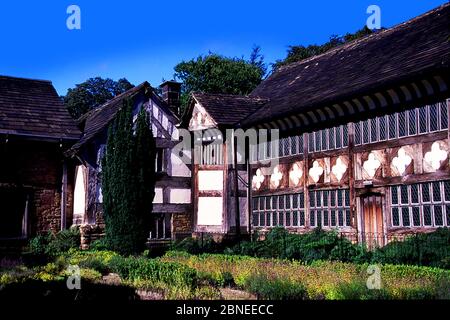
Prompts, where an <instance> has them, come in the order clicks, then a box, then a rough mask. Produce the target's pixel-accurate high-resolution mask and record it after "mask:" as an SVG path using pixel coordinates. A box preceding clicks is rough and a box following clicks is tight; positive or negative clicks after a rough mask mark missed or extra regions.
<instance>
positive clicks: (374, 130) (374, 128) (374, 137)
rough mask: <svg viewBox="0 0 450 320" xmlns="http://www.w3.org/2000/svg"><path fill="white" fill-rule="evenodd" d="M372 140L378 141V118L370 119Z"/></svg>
mask: <svg viewBox="0 0 450 320" xmlns="http://www.w3.org/2000/svg"><path fill="white" fill-rule="evenodd" d="M370 141H371V142H377V141H378V134H377V119H376V118H374V119H371V120H370Z"/></svg>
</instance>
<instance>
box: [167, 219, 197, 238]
mask: <svg viewBox="0 0 450 320" xmlns="http://www.w3.org/2000/svg"><path fill="white" fill-rule="evenodd" d="M192 230H193V227H192V215H191V214H190V213H174V214H173V215H172V237H173V238H174V239H175V240H178V239H183V238H185V237H188V236H191V234H192Z"/></svg>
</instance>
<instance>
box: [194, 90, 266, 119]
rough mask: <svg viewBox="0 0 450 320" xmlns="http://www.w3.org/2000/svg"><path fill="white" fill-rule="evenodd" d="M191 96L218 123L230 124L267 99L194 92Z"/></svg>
mask: <svg viewBox="0 0 450 320" xmlns="http://www.w3.org/2000/svg"><path fill="white" fill-rule="evenodd" d="M192 96H193V97H194V98H195V99H196V100H197V101H198V102H199V103H200V104H201V105H202V106H204V107H205V108H206V110H207V112H208V113H209V115H210V116H211V117H212V118H213V119H214V120H215V121H216V123H217V124H218V125H224V126H231V125H234V124H236V123H237V122H239V121H240V120H241V119H243V118H245V117H247V116H249V115H250V114H253V113H254V112H256V111H257V110H258V109H259V108H261V107H262V106H263V105H264V104H265V103H267V101H268V100H267V99H264V98H260V97H257V96H253V97H249V96H236V95H232V94H209V93H201V92H195V93H193V94H192Z"/></svg>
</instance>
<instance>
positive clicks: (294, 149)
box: [290, 136, 298, 154]
mask: <svg viewBox="0 0 450 320" xmlns="http://www.w3.org/2000/svg"><path fill="white" fill-rule="evenodd" d="M297 138H298V136H292V137H290V140H291V154H297Z"/></svg>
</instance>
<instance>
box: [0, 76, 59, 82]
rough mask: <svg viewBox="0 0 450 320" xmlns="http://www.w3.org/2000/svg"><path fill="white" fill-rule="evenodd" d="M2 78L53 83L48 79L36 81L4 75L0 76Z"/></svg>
mask: <svg viewBox="0 0 450 320" xmlns="http://www.w3.org/2000/svg"><path fill="white" fill-rule="evenodd" d="M0 78H4V79H15V80H27V81H36V82H46V83H52V81H51V80H46V79H34V78H25V77H14V76H8V75H2V74H0Z"/></svg>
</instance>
